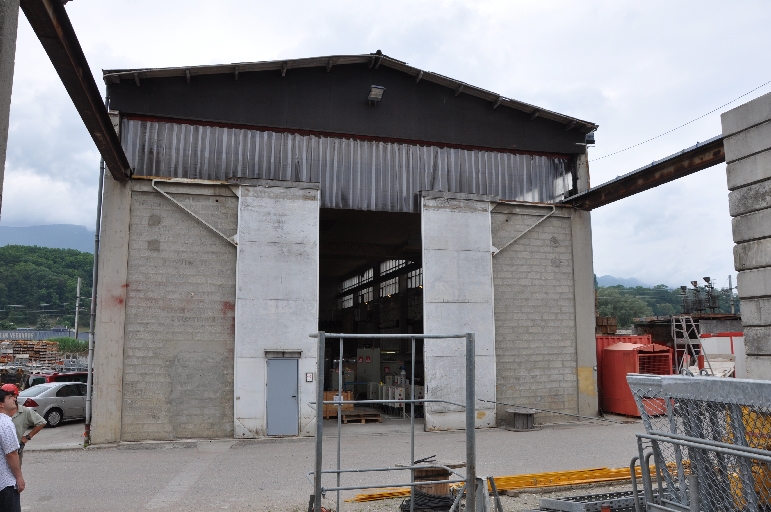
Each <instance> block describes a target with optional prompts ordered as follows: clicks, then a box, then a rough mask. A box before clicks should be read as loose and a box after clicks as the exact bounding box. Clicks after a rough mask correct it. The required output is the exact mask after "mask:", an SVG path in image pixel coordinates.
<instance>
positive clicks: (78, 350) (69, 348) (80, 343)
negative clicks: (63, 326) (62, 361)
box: [48, 338, 88, 354]
mask: <svg viewBox="0 0 771 512" xmlns="http://www.w3.org/2000/svg"><path fill="white" fill-rule="evenodd" d="M48 341H55V342H56V343H58V344H59V352H67V353H73V354H83V353H85V352H88V342H87V341H84V340H77V339H75V338H49V340H48Z"/></svg>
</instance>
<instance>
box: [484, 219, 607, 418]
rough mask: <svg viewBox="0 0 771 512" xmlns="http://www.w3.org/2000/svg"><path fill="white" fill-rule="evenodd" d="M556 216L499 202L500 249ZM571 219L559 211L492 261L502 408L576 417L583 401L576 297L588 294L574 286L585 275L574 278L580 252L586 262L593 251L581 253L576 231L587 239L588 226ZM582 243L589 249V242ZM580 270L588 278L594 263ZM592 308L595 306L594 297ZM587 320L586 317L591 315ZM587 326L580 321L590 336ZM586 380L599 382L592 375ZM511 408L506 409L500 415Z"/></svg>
mask: <svg viewBox="0 0 771 512" xmlns="http://www.w3.org/2000/svg"><path fill="white" fill-rule="evenodd" d="M550 211H551V208H548V207H541V206H522V205H516V206H515V205H506V204H499V205H498V206H496V207H495V208H494V209H493V211H492V214H491V216H492V234H493V245H495V246H496V247H503V246H504V245H505V244H506V243H508V242H509V241H511V240H512V239H514V238H515V237H516V236H518V235H520V234H521V233H522V232H524V231H525V230H526V229H528V228H530V227H531V226H533V225H534V224H535V223H536V222H538V220H539V219H541V218H542V217H543V216H544V215H546V214H547V213H549V212H550ZM566 214H567V215H571V214H572V210H571V209H565V208H558V209H557V211H556V212H555V213H554V214H552V215H551V216H550V217H549V218H547V219H546V220H544V221H543V222H541V224H539V225H538V226H537V227H535V228H534V229H532V230H531V231H529V232H528V233H527V234H525V235H524V236H522V237H521V238H519V239H518V240H517V241H516V242H514V243H513V244H511V245H509V246H508V247H507V248H506V249H504V250H502V251H501V252H499V253H497V254H496V255H495V256H494V257H493V278H494V286H495V353H496V360H497V361H496V375H497V389H498V400H499V401H500V402H505V403H510V404H511V403H513V404H518V405H522V406H532V407H539V408H544V409H551V410H556V411H560V412H567V413H570V414H576V413H578V412H579V396H581V395H580V394H579V376H578V362H577V357H578V355H577V351H578V343H577V333H576V329H577V317H576V311H577V305H576V297H577V296H578V297H581V296H582V295H581V293H585V290H583V288H586V285H585V283H581V282H579V283H578V285H580V286H583V288H582V291H581V292H580V293H579V291H577V290H576V289H575V288H576V286H578V285H577V284H576V281H575V280H576V279H581V277H586V276H581V275H580V273H579V269H578V268H576V270H575V272H574V269H573V266H574V265H573V258H574V253H575V252H576V251H581V250H583V251H584V254H583V255H581V254H579V256H580V257H581V258H585V257H586V256H587V255H586V252H585V251H586V250H587V248H586V247H584V248H582V249H574V243H575V242H574V240H573V233H574V232H576V233H577V234H581V236H588V233H587V230H586V229H585V228H586V226H577V227H575V228H574V226H573V225H572V221H571V218H570V216H567V217H566V216H565V215H566ZM582 220H583V221H585V220H586V219H582ZM582 233H583V234H582ZM577 236H578V235H577ZM580 243H582V244H584V245H586V244H590V240H585V239H582V240H580ZM581 265H582V267H581V269H582V270H581V272H585V271H586V269H585V267H586V266H587V265H588V263H587V262H586V261H583V262H582V263H581ZM574 274H575V275H574ZM589 277H590V278H591V274H590V275H589ZM592 288H593V285H592ZM584 300H586V299H584ZM590 302H591V304H592V305H593V303H594V296H593V292H592V297H591V299H590ZM592 309H593V306H592ZM582 315H584V316H586V311H582ZM586 320H587V319H586V318H582V320H581V322H582V324H581V326H582V329H584V330H585V328H586V325H585V323H586ZM592 329H593V328H592ZM592 333H593V330H592ZM584 336H585V333H584ZM592 339H593V334H592ZM584 343H586V340H584ZM584 352H586V350H584ZM593 353H594V347H593V346H592V348H591V350H589V354H586V353H584V354H582V356H581V357H582V360H583V361H584V362H582V364H581V366H582V367H587V368H589V367H590V364H591V362H592V361H593V355H592V354H593ZM584 380H588V382H589V383H590V384H593V382H594V375H593V369H592V374H590V375H589V376H584ZM591 387H592V386H591V385H587V386H586V388H591ZM584 391H585V392H584V393H583V394H582V395H583V396H582V400H584V401H585V403H586V407H588V408H589V410H591V407H592V406H593V405H592V404H596V398H593V395H592V393H593V392H595V391H594V389H585V390H584ZM594 407H596V405H594ZM509 408H510V407H509V406H504V405H500V406H499V407H498V414H499V416H503V415H505V410H506V409H509ZM556 418H557V417H554V419H556ZM541 419H544V420H547V421H548V420H549V419H552V418H547V417H545V416H542V418H541Z"/></svg>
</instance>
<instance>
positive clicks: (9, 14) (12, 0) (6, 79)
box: [0, 0, 19, 212]
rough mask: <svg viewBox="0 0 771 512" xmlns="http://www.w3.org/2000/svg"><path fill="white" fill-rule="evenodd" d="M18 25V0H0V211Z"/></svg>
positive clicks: (0, 208)
mask: <svg viewBox="0 0 771 512" xmlns="http://www.w3.org/2000/svg"><path fill="white" fill-rule="evenodd" d="M18 27H19V0H0V212H2V209H3V179H4V177H5V154H6V150H7V149H8V118H9V117H10V112H11V90H12V89H13V67H14V61H15V59H16V31H17V29H18Z"/></svg>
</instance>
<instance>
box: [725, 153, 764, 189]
mask: <svg viewBox="0 0 771 512" xmlns="http://www.w3.org/2000/svg"><path fill="white" fill-rule="evenodd" d="M726 176H727V179H728V190H736V189H737V188H740V187H745V186H747V185H752V184H753V183H757V182H759V181H764V180H767V179H769V178H771V151H763V152H762V153H758V154H757V155H752V156H749V157H747V158H743V159H742V160H738V161H736V162H733V163H730V164H728V165H727V166H726Z"/></svg>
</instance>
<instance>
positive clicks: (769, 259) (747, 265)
mask: <svg viewBox="0 0 771 512" xmlns="http://www.w3.org/2000/svg"><path fill="white" fill-rule="evenodd" d="M768 266H771V238H765V239H763V240H754V241H752V242H747V243H744V244H737V245H735V246H734V267H735V268H736V270H739V271H741V270H752V269H755V268H763V267H768Z"/></svg>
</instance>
